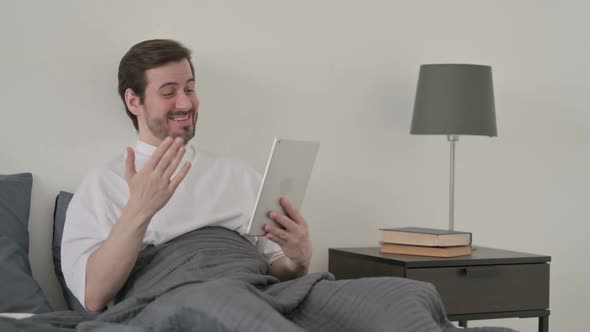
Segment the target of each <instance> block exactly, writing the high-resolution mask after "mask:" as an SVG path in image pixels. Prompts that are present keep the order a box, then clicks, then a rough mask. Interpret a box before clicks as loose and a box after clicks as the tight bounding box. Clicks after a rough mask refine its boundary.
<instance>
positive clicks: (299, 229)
mask: <svg viewBox="0 0 590 332" xmlns="http://www.w3.org/2000/svg"><path fill="white" fill-rule="evenodd" d="M279 203H280V204H281V206H282V207H283V209H284V210H285V212H286V215H285V214H283V213H281V212H278V211H269V212H268V217H269V218H270V219H272V220H274V221H275V222H276V223H277V224H278V225H281V226H282V228H281V227H278V226H277V225H268V224H267V225H264V231H266V232H267V233H266V238H267V239H269V240H271V241H273V242H275V243H276V244H278V245H279V246H280V247H281V249H282V250H283V253H284V254H285V256H287V257H288V258H289V259H290V260H291V261H292V262H293V263H295V265H297V267H298V268H300V269H303V270H304V271H307V269H308V268H309V262H310V260H311V241H310V240H309V233H308V225H307V221H306V220H305V218H303V216H302V215H301V213H300V212H299V211H298V210H297V209H296V208H295V207H294V206H293V204H291V202H290V201H289V200H288V199H287V198H286V197H281V198H280V199H279Z"/></svg>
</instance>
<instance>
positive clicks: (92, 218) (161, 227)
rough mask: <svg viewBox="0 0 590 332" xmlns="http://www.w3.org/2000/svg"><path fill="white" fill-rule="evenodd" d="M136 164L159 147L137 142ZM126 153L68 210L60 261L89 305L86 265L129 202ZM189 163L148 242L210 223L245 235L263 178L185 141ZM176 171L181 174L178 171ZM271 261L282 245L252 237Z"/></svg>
mask: <svg viewBox="0 0 590 332" xmlns="http://www.w3.org/2000/svg"><path fill="white" fill-rule="evenodd" d="M134 150H135V165H136V170H137V171H139V170H140V169H141V168H142V167H143V166H144V165H145V163H146V162H147V160H148V159H149V158H150V156H151V155H152V154H153V153H154V151H155V150H156V147H154V146H152V145H148V144H146V143H143V142H138V143H137V146H136V147H135V149H134ZM126 158H127V156H126V153H123V154H121V155H119V156H117V157H116V158H114V159H113V160H112V161H111V162H109V163H108V164H107V165H106V166H105V167H103V168H99V169H96V170H93V171H91V172H90V173H89V174H88V175H87V176H86V177H85V178H84V179H83V180H82V183H81V184H80V187H79V188H78V190H77V191H76V193H75V195H74V197H73V198H72V201H71V202H70V205H69V206H68V210H67V213H66V222H65V226H64V232H63V238H62V244H61V265H62V270H63V274H64V278H65V281H66V284H67V286H68V288H69V289H70V290H71V291H72V293H73V294H74V296H76V298H77V299H78V301H80V303H81V304H82V305H84V300H85V299H84V295H85V289H86V264H87V262H88V258H89V257H90V255H91V254H92V253H93V252H94V250H96V249H97V248H98V247H99V246H100V245H101V244H102V243H103V241H104V240H106V238H107V237H108V236H109V234H110V232H111V229H112V227H113V226H114V225H115V223H117V221H118V220H119V218H120V216H121V214H122V210H123V208H124V207H125V205H126V204H127V201H128V200H129V187H128V185H127V182H126V180H125V160H126ZM184 162H191V163H192V167H191V169H190V171H189V172H188V174H187V175H186V177H185V178H184V180H183V181H182V182H181V183H180V185H179V186H178V188H177V189H176V192H175V193H174V194H173V195H172V197H171V198H170V200H169V201H168V203H167V204H166V205H165V206H164V207H163V208H162V209H161V210H160V211H158V212H157V213H156V214H155V215H154V216H153V218H152V219H151V221H150V223H149V225H148V227H147V231H146V233H145V236H144V238H143V244H144V246H147V245H150V244H153V245H159V244H162V243H164V242H167V241H169V240H171V239H174V238H175V237H177V236H180V235H182V234H185V233H187V232H190V231H192V230H195V229H198V228H201V227H206V226H221V227H225V228H227V229H230V230H233V231H236V232H238V233H239V234H242V235H244V234H245V233H246V232H247V227H248V223H249V221H250V216H251V213H252V210H253V208H254V204H255V201H256V197H257V195H258V191H259V189H260V186H261V183H262V177H261V176H260V174H259V173H258V172H256V171H255V170H254V169H252V168H250V167H248V166H246V165H245V164H244V163H242V162H239V161H235V160H229V159H222V158H218V157H214V156H212V155H210V154H207V153H203V152H196V150H195V149H194V148H193V147H191V146H190V145H186V153H185V155H184V157H183V161H182V162H181V163H180V165H179V167H178V170H180V169H181V168H182V165H184ZM178 170H177V172H178ZM247 238H248V240H250V241H251V242H252V243H253V244H254V245H255V246H256V248H257V250H258V252H260V253H261V254H263V255H264V256H265V258H266V260H267V262H268V263H269V264H270V263H272V262H273V261H275V260H276V259H277V258H279V257H281V256H283V252H282V250H281V248H280V247H279V246H278V245H277V244H276V243H274V242H272V241H269V240H267V239H266V238H264V237H258V238H255V237H247Z"/></svg>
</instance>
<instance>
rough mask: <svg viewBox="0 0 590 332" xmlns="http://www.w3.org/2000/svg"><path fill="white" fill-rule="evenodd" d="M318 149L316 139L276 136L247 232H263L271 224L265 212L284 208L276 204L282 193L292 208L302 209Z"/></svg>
mask: <svg viewBox="0 0 590 332" xmlns="http://www.w3.org/2000/svg"><path fill="white" fill-rule="evenodd" d="M319 148H320V143H319V142H308V141H294V140H287V139H280V138H275V140H274V143H273V145H272V149H271V151H270V157H269V158H268V162H267V164H266V170H265V171H264V177H263V179H262V185H261V186H260V191H259V192H258V198H257V199H256V205H255V206H254V210H253V212H252V217H251V218H250V224H249V225H248V235H252V236H263V235H264V234H265V231H264V230H263V229H262V227H263V226H264V225H265V224H272V223H274V221H273V220H272V219H270V218H269V217H268V211H270V210H274V211H283V208H282V207H281V205H280V204H279V198H280V197H281V196H285V197H287V198H288V199H289V201H291V203H293V206H295V208H297V209H300V208H301V204H302V203H303V197H304V196H305V190H306V188H307V183H308V182H309V178H310V176H311V170H312V168H313V164H314V162H315V158H316V155H317V153H318V150H319Z"/></svg>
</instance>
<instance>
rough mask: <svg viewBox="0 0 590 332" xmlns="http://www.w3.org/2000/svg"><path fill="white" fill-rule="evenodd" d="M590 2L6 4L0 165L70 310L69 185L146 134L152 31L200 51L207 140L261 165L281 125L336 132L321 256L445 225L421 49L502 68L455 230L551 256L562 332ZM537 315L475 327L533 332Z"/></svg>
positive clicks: (44, 278) (586, 269) (319, 185)
mask: <svg viewBox="0 0 590 332" xmlns="http://www.w3.org/2000/svg"><path fill="white" fill-rule="evenodd" d="M588 12H590V5H589V4H588V2H586V1H560V2H557V1H469V0H465V1H435V0H433V1H391V0H387V1H386V0H383V1H351V0H349V1H342V0H341V1H335V0H325V1H317V0H316V1H309V0H304V1H270V0H265V1H256V0H253V1H213V0H210V1H166V2H162V1H115V0H110V1H74V0H71V1H65V0H64V1H51V2H50V1H47V2H45V1H30V0H29V1H8V0H6V1H5V0H2V2H1V7H0V40H1V44H2V48H1V52H0V59H1V61H0V75H1V79H0V97H1V99H0V103H1V104H0V105H1V108H0V114H1V116H0V173H16V172H24V171H30V172H32V173H33V174H34V185H33V197H32V210H31V217H30V231H31V249H30V255H31V261H32V264H33V273H34V275H35V277H36V278H37V279H38V280H39V282H40V283H41V286H42V287H43V289H44V291H45V292H46V294H47V296H48V297H49V299H50V301H51V304H52V305H53V306H54V307H55V308H56V309H63V303H64V302H63V300H62V299H61V293H60V290H59V287H58V286H57V281H56V278H55V276H54V275H53V266H52V263H51V253H50V248H51V226H52V225H51V223H52V219H51V217H52V213H53V204H54V199H55V196H56V195H57V193H58V192H59V190H69V191H74V190H75V189H76V187H77V186H78V184H79V182H80V180H81V178H82V176H83V175H84V174H85V173H86V172H87V171H88V170H89V169H90V168H92V167H95V166H97V165H100V164H102V163H104V162H105V161H106V160H108V159H110V158H111V157H112V156H113V155H115V154H116V153H119V152H120V151H123V149H124V148H125V146H126V145H129V144H134V142H135V140H136V136H135V133H134V131H133V129H132V125H131V122H130V121H129V120H128V118H127V117H126V115H125V113H124V110H123V105H122V103H121V101H120V99H119V97H118V95H117V93H116V85H117V81H116V73H117V66H118V63H119V60H120V59H121V57H122V55H123V54H124V53H125V52H126V51H127V50H128V49H129V47H130V46H131V45H133V44H135V43H137V42H139V41H141V40H144V39H149V38H161V37H163V38H174V39H177V40H179V41H181V42H183V43H184V44H185V45H187V46H189V47H190V48H191V49H192V50H193V52H194V59H193V60H194V63H195V66H196V71H197V82H198V94H199V97H200V98H201V108H200V117H199V124H198V126H197V138H196V140H195V141H193V142H194V143H195V144H196V146H197V147H198V148H200V149H205V150H209V151H213V152H216V153H218V154H220V155H224V156H228V157H232V158H237V159H242V160H245V161H246V162H248V163H249V164H250V165H252V166H254V167H255V168H257V169H258V170H260V171H263V168H264V166H265V162H266V158H267V155H268V152H269V149H270V144H271V141H272V138H273V137H275V136H282V137H285V138H300V139H314V140H320V141H321V144H322V145H321V148H320V153H319V156H318V159H317V162H316V166H315V169H314V174H313V177H312V179H311V182H310V185H309V188H308V191H307V196H306V199H305V202H304V206H303V211H304V213H305V215H306V217H307V218H308V220H309V222H310V224H311V236H312V240H313V245H314V256H313V261H312V270H313V271H325V270H327V263H328V252H327V249H328V248H330V247H348V246H371V245H376V244H377V240H378V236H379V234H378V231H377V230H378V228H380V227H384V226H388V227H396V226H406V225H415V226H428V227H439V228H445V227H446V226H447V218H448V158H449V156H448V153H449V147H448V143H447V141H446V138H445V137H443V136H411V135H409V128H410V121H411V115H412V107H413V101H414V100H413V99H414V93H415V89H416V83H417V78H418V69H419V65H420V64H424V63H448V62H451V63H474V64H487V65H491V66H492V71H493V75H494V89H495V96H496V113H497V122H498V133H499V137H497V138H491V139H490V138H485V137H484V138H482V137H461V139H460V141H459V143H458V146H457V175H456V221H455V227H456V228H457V229H461V230H467V231H472V232H473V233H474V240H475V244H476V245H485V246H492V247H499V248H506V249H512V250H518V251H525V252H533V253H539V254H546V255H551V256H552V262H551V317H550V326H551V330H554V331H582V330H584V326H586V324H585V317H584V315H585V311H586V308H587V307H588V305H590V303H589V300H588V299H589V295H590V283H589V281H588V280H590V279H589V277H590V265H588V264H586V261H585V259H584V257H586V256H587V252H588V251H589V249H590V245H589V244H588V243H589V242H588V241H587V237H588V234H589V233H590V227H589V226H588V221H589V220H590V218H589V217H590V213H589V209H588V198H589V197H590V189H589V185H590V175H589V174H588V170H589V169H590V167H589V166H590V154H589V153H588V150H589V148H590V126H589V125H588V122H589V121H590V113H589V112H588V111H589V109H588V86H589V84H588V77H589V74H590V68H589V67H590V65H589V60H590V40H589V37H588V31H589V30H590V22H589V21H588V20H587V13H588ZM536 324H537V321H536V320H535V319H520V320H519V319H506V320H494V321H485V322H473V323H471V326H478V325H503V326H509V327H513V328H517V329H520V330H522V331H536Z"/></svg>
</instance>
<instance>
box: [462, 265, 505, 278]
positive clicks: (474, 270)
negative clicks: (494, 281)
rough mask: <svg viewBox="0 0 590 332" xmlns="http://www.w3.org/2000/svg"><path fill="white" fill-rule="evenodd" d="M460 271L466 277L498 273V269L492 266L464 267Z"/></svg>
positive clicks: (481, 276)
mask: <svg viewBox="0 0 590 332" xmlns="http://www.w3.org/2000/svg"><path fill="white" fill-rule="evenodd" d="M461 272H462V273H463V274H464V275H465V276H466V277H467V278H489V277H493V276H496V275H498V274H499V272H500V271H499V270H498V269H496V268H494V267H469V268H468V267H465V268H462V269H461Z"/></svg>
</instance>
